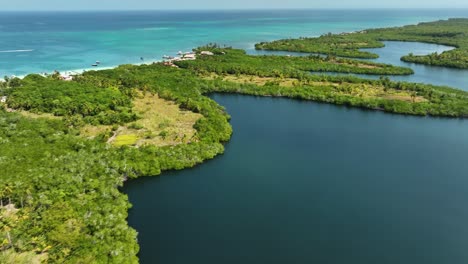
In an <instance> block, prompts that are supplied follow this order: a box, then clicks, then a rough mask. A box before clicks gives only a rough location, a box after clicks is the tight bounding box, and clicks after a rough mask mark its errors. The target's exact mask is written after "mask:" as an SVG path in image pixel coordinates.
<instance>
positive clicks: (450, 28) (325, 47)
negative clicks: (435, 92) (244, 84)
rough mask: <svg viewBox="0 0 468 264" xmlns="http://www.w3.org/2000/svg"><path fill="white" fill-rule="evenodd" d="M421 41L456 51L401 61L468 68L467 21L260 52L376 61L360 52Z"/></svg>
mask: <svg viewBox="0 0 468 264" xmlns="http://www.w3.org/2000/svg"><path fill="white" fill-rule="evenodd" d="M384 40H392V41H418V42H427V43H436V44H443V45H449V46H453V47H456V49H454V50H450V51H445V52H443V53H441V54H436V53H434V54H429V55H418V56H415V55H412V54H409V55H407V56H404V57H402V60H404V61H408V62H415V63H423V64H429V65H438V66H447V67H456V68H463V69H467V68H468V19H463V18H459V19H449V20H442V21H436V22H428V23H420V24H418V25H410V26H404V27H396V28H383V29H369V30H365V31H360V32H355V33H349V34H348V33H342V34H335V35H332V34H327V35H324V36H321V37H319V38H301V39H284V40H278V41H273V42H270V43H259V44H257V45H256V48H257V49H266V50H286V51H300V52H312V53H322V54H331V55H337V56H342V57H353V58H376V57H377V55H376V54H372V53H369V52H364V51H361V50H359V49H360V48H377V47H383V46H384V45H383V43H382V42H380V41H384Z"/></svg>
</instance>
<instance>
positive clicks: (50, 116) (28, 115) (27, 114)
mask: <svg viewBox="0 0 468 264" xmlns="http://www.w3.org/2000/svg"><path fill="white" fill-rule="evenodd" d="M16 112H17V113H19V114H21V115H22V116H24V117H26V118H32V119H38V118H48V119H61V118H62V117H60V116H54V115H53V114H50V113H32V112H28V111H24V110H21V111H16Z"/></svg>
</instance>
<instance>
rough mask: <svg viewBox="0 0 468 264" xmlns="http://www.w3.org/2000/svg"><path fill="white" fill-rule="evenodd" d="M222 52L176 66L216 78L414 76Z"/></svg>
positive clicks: (352, 64) (336, 62) (350, 63)
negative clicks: (325, 74) (305, 74)
mask: <svg viewBox="0 0 468 264" xmlns="http://www.w3.org/2000/svg"><path fill="white" fill-rule="evenodd" d="M200 49H212V47H203V48H200ZM200 49H199V50H200ZM215 49H219V48H215ZM222 50H223V53H224V54H219V52H218V54H217V56H199V58H198V59H197V60H195V61H180V62H176V64H177V65H179V66H181V67H184V68H187V67H188V66H190V67H191V68H193V69H197V70H206V71H208V72H216V73H218V74H223V73H226V74H237V73H241V72H240V68H242V73H246V74H251V75H257V76H266V75H269V74H270V73H271V72H275V73H276V74H277V75H278V76H280V75H281V74H284V73H285V72H286V73H288V72H297V71H298V70H300V71H308V72H310V71H314V72H341V73H360V74H375V75H387V74H392V75H407V74H413V70H411V69H410V68H403V67H397V66H392V65H388V64H381V63H372V62H366V61H357V60H349V59H342V58H335V57H332V56H328V57H326V58H324V57H320V56H309V57H287V56H248V55H246V54H245V51H243V50H238V49H230V48H226V49H222ZM220 55H223V56H220ZM247 71H248V72H247Z"/></svg>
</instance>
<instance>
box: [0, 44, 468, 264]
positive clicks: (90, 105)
mask: <svg viewBox="0 0 468 264" xmlns="http://www.w3.org/2000/svg"><path fill="white" fill-rule="evenodd" d="M200 50H210V51H212V52H213V53H214V54H215V55H213V56H209V55H207V56H201V55H199V56H198V59H197V60H195V61H180V62H176V63H177V65H178V66H179V67H180V68H175V67H167V66H165V65H163V64H161V63H158V64H152V65H141V66H133V65H123V66H120V67H117V68H115V69H112V70H103V71H91V72H86V73H84V74H82V75H79V76H76V77H75V78H74V80H73V81H71V82H65V81H62V80H59V79H58V78H56V76H49V77H41V76H38V75H29V76H27V77H26V78H24V79H23V80H20V79H17V78H15V79H11V80H10V79H7V80H6V81H5V82H1V83H0V95H2V96H3V95H6V96H7V97H8V99H7V103H6V105H0V143H1V144H0V166H1V168H2V172H1V176H0V241H1V243H2V244H1V245H0V263H40V262H41V261H42V262H46V263H137V262H138V259H137V257H136V254H137V252H138V244H137V239H136V237H137V234H136V232H135V230H133V229H131V228H130V227H128V225H127V222H126V217H127V211H128V209H129V207H130V204H129V202H128V199H127V197H126V195H124V194H122V193H120V192H119V189H118V188H119V187H121V186H122V184H123V183H124V182H125V180H127V179H132V178H136V177H140V176H154V175H159V174H160V173H161V172H162V171H165V170H173V169H184V168H188V167H192V166H195V165H196V164H199V163H201V162H203V161H204V160H206V159H211V158H213V157H215V156H216V155H219V154H221V153H222V152H223V151H224V147H223V143H224V142H226V141H228V140H229V138H230V136H231V133H232V129H231V126H230V125H229V122H228V121H229V118H230V117H229V115H228V114H227V113H226V112H225V110H224V108H222V107H221V106H219V105H218V104H217V103H216V102H214V101H213V100H211V99H210V98H209V97H207V96H206V95H207V94H209V93H213V92H226V93H241V94H248V95H257V96H281V97H290V98H296V99H302V100H314V101H318V102H324V103H333V104H339V105H346V106H353V107H361V108H367V109H377V110H382V111H387V112H392V113H402V114H412V115H434V116H448V117H467V116H468V93H467V92H464V91H459V90H455V89H451V88H447V87H436V86H431V85H423V84H411V83H403V82H392V81H390V80H389V79H388V78H384V77H382V78H381V79H380V80H365V79H360V78H356V77H344V76H327V75H321V76H320V75H311V74H310V73H309V71H337V72H353V73H369V74H390V73H391V74H407V73H408V70H407V69H405V68H398V67H392V66H388V65H382V64H375V63H365V62H358V61H352V60H348V59H336V58H333V57H329V58H320V57H306V58H296V57H286V56H284V57H281V56H271V57H269V56H259V57H256V56H248V55H246V54H245V52H244V51H241V50H236V49H230V48H224V49H221V48H218V47H216V46H209V47H202V48H200V49H198V51H200ZM148 93H151V94H157V95H158V96H159V97H160V98H163V99H166V100H170V101H173V102H175V103H176V104H178V105H179V106H180V107H181V108H183V109H186V110H189V111H192V112H195V113H199V114H201V116H202V118H200V119H198V121H197V122H196V123H195V125H194V128H195V129H196V135H195V136H194V139H193V140H191V141H190V143H187V144H178V145H170V146H164V147H160V146H156V145H143V146H140V147H129V146H122V147H117V146H119V145H126V144H116V146H111V145H110V144H108V143H106V142H107V141H108V139H109V138H110V137H111V136H112V135H111V133H109V131H104V132H102V133H101V134H100V135H98V136H96V137H94V138H92V139H89V138H86V137H84V136H83V135H81V134H80V133H81V130H80V128H82V127H84V126H90V125H91V126H97V125H109V126H110V127H118V126H119V125H121V124H125V123H129V122H133V121H135V120H139V119H140V118H141V116H140V115H139V113H137V112H134V110H133V109H134V108H133V107H132V106H133V104H134V103H135V100H136V99H135V98H136V97H137V96H138V95H141V94H148ZM17 110H22V111H17ZM15 111H17V112H15ZM24 111H27V112H26V113H31V112H33V113H36V115H33V114H30V115H27V114H25V112H24ZM43 113H48V114H49V115H43ZM51 116H56V118H51ZM122 139H123V140H127V141H135V139H134V138H133V139H132V138H129V137H127V138H125V137H124V138H122Z"/></svg>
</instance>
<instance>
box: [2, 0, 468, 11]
mask: <svg viewBox="0 0 468 264" xmlns="http://www.w3.org/2000/svg"><path fill="white" fill-rule="evenodd" d="M2 2H4V3H2V4H1V9H0V10H5V11H7V10H23V11H31V10H41V11H44V10H148V9H154V10H167V9H175V10H187V9H202V10H203V9H262V8H263V9H282V8H283V9H284V8H290V9H292V8H420V7H423V8H468V1H467V0H444V1H441V0H386V1H376V0H234V1H223V0H169V1H168V0H130V1H129V0H74V1H66V0H5V1H2Z"/></svg>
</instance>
